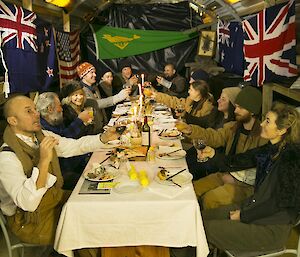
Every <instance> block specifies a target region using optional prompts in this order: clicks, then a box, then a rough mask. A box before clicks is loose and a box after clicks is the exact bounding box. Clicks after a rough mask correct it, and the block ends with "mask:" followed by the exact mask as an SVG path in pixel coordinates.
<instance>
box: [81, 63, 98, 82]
mask: <svg viewBox="0 0 300 257" xmlns="http://www.w3.org/2000/svg"><path fill="white" fill-rule="evenodd" d="M93 69H94V70H96V68H95V67H94V66H93V65H92V64H90V63H88V62H84V63H82V64H80V65H78V66H77V68H76V70H77V74H78V76H79V78H80V79H82V78H83V77H84V76H85V75H86V74H88V73H89V72H90V71H91V70H93Z"/></svg>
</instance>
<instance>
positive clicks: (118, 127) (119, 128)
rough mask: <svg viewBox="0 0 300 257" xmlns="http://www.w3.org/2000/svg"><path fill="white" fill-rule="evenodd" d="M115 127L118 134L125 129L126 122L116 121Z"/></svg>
mask: <svg viewBox="0 0 300 257" xmlns="http://www.w3.org/2000/svg"><path fill="white" fill-rule="evenodd" d="M115 127H116V131H117V132H118V133H119V134H123V132H124V131H125V130H126V124H125V123H124V122H123V121H117V122H116V124H115Z"/></svg>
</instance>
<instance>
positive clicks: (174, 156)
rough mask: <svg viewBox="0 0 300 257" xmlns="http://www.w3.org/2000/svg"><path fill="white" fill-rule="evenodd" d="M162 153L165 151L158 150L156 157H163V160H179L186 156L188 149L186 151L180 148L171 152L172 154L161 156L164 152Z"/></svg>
mask: <svg viewBox="0 0 300 257" xmlns="http://www.w3.org/2000/svg"><path fill="white" fill-rule="evenodd" d="M162 153H164V152H159V151H158V152H157V153H156V158H158V159H162V160H178V159H181V158H184V157H185V156H186V151H184V150H180V151H178V152H175V153H171V154H170V155H164V156H159V154H162Z"/></svg>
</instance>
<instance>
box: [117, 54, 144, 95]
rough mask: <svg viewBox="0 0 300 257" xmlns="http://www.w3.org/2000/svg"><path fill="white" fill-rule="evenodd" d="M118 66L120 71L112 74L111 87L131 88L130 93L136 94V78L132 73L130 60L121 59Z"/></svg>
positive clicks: (137, 90) (137, 91) (137, 92)
mask: <svg viewBox="0 0 300 257" xmlns="http://www.w3.org/2000/svg"><path fill="white" fill-rule="evenodd" d="M118 68H119V70H120V73H117V74H115V76H114V80H113V89H114V90H116V89H119V90H121V89H122V88H131V89H132V90H131V95H138V94H139V89H138V87H137V84H138V78H137V76H136V75H133V73H132V68H131V64H130V62H129V61H128V60H126V59H125V60H122V61H121V62H120V64H119V67H118Z"/></svg>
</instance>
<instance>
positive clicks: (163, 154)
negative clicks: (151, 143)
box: [159, 149, 181, 157]
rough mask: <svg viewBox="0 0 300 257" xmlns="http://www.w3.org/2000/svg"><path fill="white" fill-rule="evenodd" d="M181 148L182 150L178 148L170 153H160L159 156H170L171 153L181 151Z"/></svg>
mask: <svg viewBox="0 0 300 257" xmlns="http://www.w3.org/2000/svg"><path fill="white" fill-rule="evenodd" d="M180 150H181V149H177V150H175V151H172V152H169V153H160V154H159V157H163V156H170V154H172V153H176V152H178V151H180Z"/></svg>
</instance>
